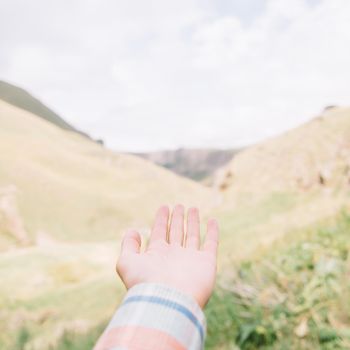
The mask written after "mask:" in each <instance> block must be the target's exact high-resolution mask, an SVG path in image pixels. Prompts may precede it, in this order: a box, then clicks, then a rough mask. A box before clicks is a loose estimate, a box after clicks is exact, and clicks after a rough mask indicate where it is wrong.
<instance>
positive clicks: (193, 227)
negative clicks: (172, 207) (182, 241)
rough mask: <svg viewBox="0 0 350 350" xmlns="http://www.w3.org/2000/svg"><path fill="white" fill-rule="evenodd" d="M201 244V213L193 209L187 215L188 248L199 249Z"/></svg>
mask: <svg viewBox="0 0 350 350" xmlns="http://www.w3.org/2000/svg"><path fill="white" fill-rule="evenodd" d="M199 244H200V224H199V212H198V209H197V208H191V209H189V210H188V214H187V236H186V247H189V248H194V249H199Z"/></svg>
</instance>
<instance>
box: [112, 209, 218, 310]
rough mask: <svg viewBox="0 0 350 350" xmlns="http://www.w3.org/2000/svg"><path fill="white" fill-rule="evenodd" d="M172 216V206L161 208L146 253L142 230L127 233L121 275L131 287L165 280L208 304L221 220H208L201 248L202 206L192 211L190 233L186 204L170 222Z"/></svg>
mask: <svg viewBox="0 0 350 350" xmlns="http://www.w3.org/2000/svg"><path fill="white" fill-rule="evenodd" d="M169 216H170V215H169V209H168V207H166V206H163V207H161V208H160V209H159V210H158V212H157V214H156V218H155V222H154V225H153V229H152V232H151V237H150V240H149V243H148V246H147V247H146V249H145V251H144V252H141V237H140V235H139V233H138V232H136V231H134V230H129V231H128V232H127V233H126V235H125V236H124V239H123V242H122V249H121V253H120V257H119V260H118V263H117V271H118V274H119V276H120V277H121V279H122V280H123V282H124V284H125V286H126V287H127V288H128V289H129V288H131V287H133V286H134V285H136V284H138V283H161V284H165V285H168V286H170V287H173V288H176V289H177V290H179V291H181V292H183V293H185V294H187V295H190V296H192V297H194V298H195V299H196V301H197V302H198V304H199V305H200V306H201V307H204V305H205V304H206V303H207V301H208V299H209V297H210V295H211V293H212V290H213V288H214V283H215V275H216V255H217V246H218V231H219V230H218V225H217V222H216V221H215V220H209V221H208V227H207V235H206V239H205V242H204V244H203V246H202V247H200V227H199V213H198V209H196V208H191V209H189V211H188V215H187V225H186V226H187V230H186V231H187V232H185V229H184V220H185V213H184V207H183V206H182V205H177V206H176V207H175V208H174V210H173V213H172V216H171V219H170V224H169Z"/></svg>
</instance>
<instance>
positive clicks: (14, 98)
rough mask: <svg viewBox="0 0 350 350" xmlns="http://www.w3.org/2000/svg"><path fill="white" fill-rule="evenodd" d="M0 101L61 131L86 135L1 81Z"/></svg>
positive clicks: (38, 102)
mask: <svg viewBox="0 0 350 350" xmlns="http://www.w3.org/2000/svg"><path fill="white" fill-rule="evenodd" d="M0 100H3V101H5V102H8V103H10V104H12V105H13V106H16V107H18V108H21V109H24V110H25V111H28V112H30V113H33V114H35V115H36V116H38V117H40V118H43V119H45V120H47V121H48V122H50V123H52V124H55V125H56V126H58V127H60V128H62V129H65V130H69V131H75V132H78V133H80V134H82V135H86V134H84V133H83V132H81V131H79V130H77V129H76V128H74V127H73V126H72V125H70V124H69V123H67V122H66V121H65V120H64V119H62V118H61V117H60V116H59V115H58V114H57V113H55V112H54V111H53V110H51V109H50V108H48V107H47V106H46V105H45V104H43V103H42V102H41V101H39V100H38V99H37V98H35V97H34V96H32V95H31V94H30V93H28V92H27V91H26V90H24V89H22V88H20V87H18V86H15V85H12V84H10V83H8V82H5V81H2V80H0ZM86 136H87V135H86Z"/></svg>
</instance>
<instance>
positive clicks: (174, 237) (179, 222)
mask: <svg viewBox="0 0 350 350" xmlns="http://www.w3.org/2000/svg"><path fill="white" fill-rule="evenodd" d="M184 211H185V209H184V207H183V205H179V204H178V205H176V206H175V208H174V210H173V214H172V216H171V222H170V231H169V243H171V244H180V245H181V244H182V242H183V237H184Z"/></svg>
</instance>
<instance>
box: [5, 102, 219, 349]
mask: <svg viewBox="0 0 350 350" xmlns="http://www.w3.org/2000/svg"><path fill="white" fill-rule="evenodd" d="M0 154H1V157H0V280H1V284H2V287H1V289H0V310H1V312H0V329H2V330H3V332H2V333H1V335H0V348H1V349H16V347H17V345H16V344H17V343H16V342H17V340H18V339H19V340H18V341H19V342H20V341H21V340H20V339H22V338H21V337H24V338H25V337H26V331H23V329H29V330H30V337H29V338H30V344H31V345H30V346H33V348H34V349H47V348H48V346H50V344H52V345H53V344H55V342H56V341H57V339H58V338H59V337H60V336H61V334H62V333H63V332H64V331H65V330H66V329H72V330H80V331H82V330H87V329H89V328H90V327H92V326H94V325H95V324H96V323H99V322H101V320H104V319H106V318H108V317H109V315H110V313H111V312H112V311H113V307H114V306H115V305H116V303H117V301H118V298H119V297H118V296H119V295H120V294H121V292H122V290H123V289H122V288H121V285H120V284H118V283H117V282H116V281H117V279H116V276H115V272H114V265H115V260H116V256H117V251H118V249H119V248H118V246H119V241H120V237H121V234H122V231H123V229H124V228H126V226H133V227H135V228H138V229H140V230H141V232H142V233H143V234H145V235H147V233H148V231H147V229H146V228H148V227H149V225H150V224H151V219H152V218H153V214H154V211H155V210H156V208H157V207H158V206H159V205H160V204H161V203H168V204H170V205H174V204H175V203H177V202H183V203H185V204H187V205H190V204H192V205H198V206H200V207H202V208H204V210H206V211H207V212H208V210H209V209H210V206H212V202H213V197H212V194H211V191H210V190H209V189H207V188H204V187H202V186H200V185H199V184H197V183H195V182H192V181H190V180H188V179H182V178H180V177H178V176H177V175H175V174H173V173H171V172H170V171H167V170H165V169H163V168H160V167H157V166H155V165H154V164H152V163H151V162H148V161H146V160H143V159H140V158H138V157H134V156H130V155H121V154H116V153H113V152H111V151H109V150H106V149H105V148H103V147H102V146H100V145H98V144H96V143H93V142H90V141H89V140H88V139H87V138H85V137H83V136H81V135H79V134H77V133H72V132H67V131H66V130H63V129H61V128H58V127H57V126H55V125H53V124H52V123H50V122H47V121H45V120H43V119H41V118H38V117H37V116H35V115H33V114H31V113H29V112H27V111H24V110H22V109H19V108H17V107H15V106H13V105H10V104H8V103H5V102H2V101H0ZM1 251H2V252H1ZM81 300H84V303H83V304H82V303H81ZM78 305H79V307H78ZM73 310H75V311H73ZM72 313H74V317H72ZM26 327H27V328H26ZM23 332H24V333H23ZM27 340H28V339H27ZM18 346H19V345H18Z"/></svg>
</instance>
